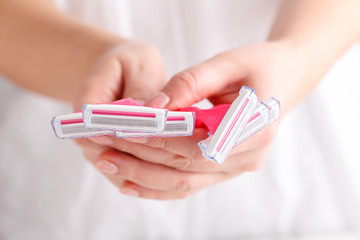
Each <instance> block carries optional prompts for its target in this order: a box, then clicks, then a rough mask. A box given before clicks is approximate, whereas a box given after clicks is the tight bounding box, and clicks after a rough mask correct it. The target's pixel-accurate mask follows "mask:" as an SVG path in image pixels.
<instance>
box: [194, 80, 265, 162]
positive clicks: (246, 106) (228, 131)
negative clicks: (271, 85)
mask: <svg viewBox="0 0 360 240" xmlns="http://www.w3.org/2000/svg"><path fill="white" fill-rule="evenodd" d="M257 103H258V99H257V97H256V95H255V92H254V90H253V89H251V88H248V87H245V86H243V87H242V88H241V89H240V92H239V96H238V97H237V98H236V99H235V101H234V102H233V103H232V104H231V106H230V108H229V109H228V110H227V112H226V114H225V116H224V117H223V118H222V120H221V122H220V124H219V126H218V127H217V128H216V131H215V132H214V134H213V135H212V136H211V137H210V139H209V140H208V141H209V144H206V145H201V144H200V146H201V149H202V151H203V155H204V156H205V157H207V158H209V159H211V160H213V161H215V162H216V163H218V164H223V163H224V161H225V159H226V158H227V156H228V155H229V153H230V151H231V150H232V149H233V147H234V145H235V143H236V142H237V140H238V138H239V137H240V135H241V133H242V132H243V130H244V128H245V126H246V124H247V123H248V121H249V120H250V118H251V116H252V115H253V113H254V111H255V108H256V105H257Z"/></svg>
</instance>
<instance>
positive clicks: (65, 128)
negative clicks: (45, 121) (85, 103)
mask: <svg viewBox="0 0 360 240" xmlns="http://www.w3.org/2000/svg"><path fill="white" fill-rule="evenodd" d="M51 124H52V127H53V129H54V132H55V135H56V136H57V137H58V138H60V139H70V138H87V137H98V136H105V135H114V132H113V131H107V130H95V129H87V128H85V126H84V123H83V119H82V113H71V114H67V115H62V116H55V117H53V119H52V120H51Z"/></svg>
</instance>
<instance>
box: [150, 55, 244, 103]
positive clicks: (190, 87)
mask: <svg viewBox="0 0 360 240" xmlns="http://www.w3.org/2000/svg"><path fill="white" fill-rule="evenodd" d="M229 55H230V54H229V53H224V54H220V55H217V56H215V57H213V58H211V59H209V60H207V61H205V62H203V63H200V64H199V65H196V66H194V67H191V68H189V69H186V70H185V71H182V72H180V73H178V74H176V75H175V76H173V77H172V78H171V80H170V82H169V83H168V84H167V85H166V86H165V88H164V89H163V90H162V92H163V93H165V94H166V95H168V96H169V98H170V102H169V103H168V104H167V106H166V107H167V108H169V109H178V108H182V107H188V106H191V105H192V104H194V103H196V102H198V101H200V100H202V99H204V98H207V97H211V96H213V95H219V91H222V90H223V89H226V88H227V86H229V85H231V84H233V83H234V82H235V81H238V80H240V79H242V78H244V77H245V76H246V74H247V73H246V68H243V69H239V67H238V66H239V65H241V62H240V61H241V60H242V59H241V58H239V57H237V58H236V59H235V56H234V57H232V56H229ZM240 87H241V86H239V87H238V89H240ZM157 101H158V99H157V97H154V98H152V99H150V100H149V101H148V102H147V103H146V105H147V106H152V104H153V102H157Z"/></svg>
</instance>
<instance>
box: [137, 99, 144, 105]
mask: <svg viewBox="0 0 360 240" xmlns="http://www.w3.org/2000/svg"><path fill="white" fill-rule="evenodd" d="M135 101H136V102H138V103H139V104H141V105H144V104H145V101H144V100H141V99H135Z"/></svg>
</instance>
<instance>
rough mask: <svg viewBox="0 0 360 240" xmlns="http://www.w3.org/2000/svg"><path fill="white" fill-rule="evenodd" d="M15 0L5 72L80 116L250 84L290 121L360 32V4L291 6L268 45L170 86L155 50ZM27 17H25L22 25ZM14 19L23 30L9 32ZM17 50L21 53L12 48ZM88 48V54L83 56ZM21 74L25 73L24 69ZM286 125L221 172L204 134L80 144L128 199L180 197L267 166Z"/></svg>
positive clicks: (168, 103) (1, 61)
mask: <svg viewBox="0 0 360 240" xmlns="http://www.w3.org/2000/svg"><path fill="white" fill-rule="evenodd" d="M13 2H16V1H11V0H0V6H2V7H1V8H0V39H2V41H4V44H0V52H1V53H4V54H1V56H0V71H1V72H2V73H4V74H5V75H6V76H8V77H9V78H11V79H12V81H14V82H15V83H17V84H19V85H21V86H23V87H26V88H28V89H31V90H33V91H36V92H40V93H42V94H46V95H49V96H52V97H55V98H59V99H63V100H66V101H71V100H72V101H73V104H74V108H75V110H77V109H79V108H80V107H81V105H82V104H84V103H97V102H111V101H114V100H117V99H119V98H124V97H132V98H134V99H137V100H142V101H145V103H146V105H148V106H154V105H156V106H158V107H166V108H169V109H177V108H181V107H187V106H190V105H191V104H193V103H195V102H197V101H199V100H202V99H204V98H208V99H209V100H211V101H212V102H213V103H214V104H219V103H231V102H232V101H233V100H234V99H235V97H236V96H237V95H238V90H239V89H240V87H241V86H242V85H246V86H249V87H252V88H254V89H255V90H256V93H257V95H258V97H259V99H261V100H265V99H266V98H268V97H271V96H274V97H276V98H277V99H279V100H280V102H281V110H282V117H283V116H284V115H286V114H287V113H288V112H289V111H290V110H291V109H292V108H293V107H294V106H295V105H296V104H297V103H298V102H299V101H301V100H302V99H303V98H304V97H306V96H307V95H308V94H309V92H311V90H312V89H313V88H314V87H315V86H316V85H317V84H318V82H319V81H320V80H321V78H322V76H323V75H324V74H325V73H326V72H327V71H328V69H329V68H330V67H331V65H332V64H333V63H334V62H335V61H336V59H337V58H338V57H339V56H340V55H341V54H342V53H344V51H345V50H346V49H348V48H349V47H350V46H351V45H352V44H354V43H355V42H356V41H357V39H359V34H360V15H359V14H358V12H357V9H359V7H360V1H356V0H344V1H332V0H317V1H313V0H298V1H293V0H285V1H284V2H283V4H282V6H281V9H280V11H279V13H278V17H277V20H276V21H275V23H274V26H273V28H272V31H271V33H270V34H269V37H268V39H267V40H266V41H264V42H261V43H256V44H253V45H249V46H243V47H239V48H236V49H231V50H228V51H226V52H223V53H219V54H218V55H216V56H214V57H212V58H211V59H208V60H205V61H204V62H202V63H200V64H198V65H196V66H192V67H190V68H188V69H186V70H184V71H182V72H180V73H178V74H176V75H175V76H173V77H172V78H171V80H170V82H169V83H168V84H167V85H165V87H164V84H165V80H166V79H165V70H164V67H163V64H162V59H161V54H160V53H159V51H158V50H157V49H156V48H155V47H153V46H150V45H147V44H143V43H138V42H135V41H132V40H127V39H122V38H119V37H117V36H113V35H111V34H108V33H105V32H102V31H100V30H98V29H94V28H90V27H88V26H86V25H83V24H81V23H79V22H76V21H75V20H73V19H70V18H69V17H67V16H65V15H63V14H61V13H59V12H58V11H57V10H56V9H55V8H54V7H53V6H52V5H51V4H49V3H48V2H47V1H41V0H33V1H27V3H26V4H28V6H27V7H26V8H25V7H22V6H23V5H21V6H20V5H17V4H16V3H13ZM19 14H21V15H22V16H23V17H22V18H16V16H17V15H19ZM34 16H36V17H34ZM42 19H46V24H44V23H43V22H44V21H41V20H42ZM10 20H11V21H14V24H15V25H12V26H11V27H10V26H9V25H8V24H6V22H9V21H10ZM14 26H16V27H14ZM349 26H351V27H349ZM54 27H56V28H55V29H57V31H53V30H52V29H54ZM29 29H36V32H35V33H36V34H35V33H34V32H33V31H30V30H29ZM89 36H91V38H89ZM69 37H70V38H69ZM19 39H20V40H19ZM21 39H28V40H29V41H28V42H26V43H29V44H25V42H24V40H21ZM89 39H91V40H90V41H89ZM64 42H65V43H66V44H63V43H64ZM15 43H16V44H17V45H16V46H20V47H16V48H12V47H11V46H15V45H13V44H15ZM54 46H57V47H54ZM9 49H15V50H14V51H15V52H10V50H9ZM79 49H81V50H82V51H81V52H83V53H84V54H77V55H76V56H74V54H73V53H74V52H78V51H79ZM40 52H41V53H43V54H38V53H40ZM20 56H21V57H20ZM49 59H51V61H49ZM69 61H71V64H69ZM19 66H22V67H23V69H24V71H16V69H17V68H18V67H19ZM43 66H45V68H44V67H43ZM59 66H61V67H59ZM64 69H66V71H63V70H64ZM48 79H52V81H48ZM139 86H141V87H139ZM144 86H145V87H144ZM157 92H161V93H160V94H156V93H157ZM151 96H153V97H151ZM279 124H280V121H278V122H277V123H275V124H272V126H269V127H267V128H266V129H264V130H262V131H261V132H259V133H258V134H255V135H254V136H252V137H251V138H250V139H248V140H247V141H246V142H244V143H242V144H241V145H239V146H238V147H237V148H235V149H234V150H233V151H232V152H231V155H230V156H229V157H228V159H227V160H226V162H225V164H223V165H220V166H219V165H216V164H214V163H212V162H210V161H208V160H207V159H204V158H203V157H202V156H201V152H200V150H198V148H197V146H196V143H197V142H199V141H200V140H202V139H204V138H205V137H206V131H205V130H202V129H197V130H196V131H195V133H194V135H193V136H191V137H182V138H149V139H131V140H124V139H116V138H114V137H99V138H92V139H79V140H76V143H77V144H78V145H79V146H80V147H81V148H82V149H83V151H84V155H85V156H86V158H87V159H88V160H89V161H90V162H92V163H93V164H94V165H95V166H96V167H97V168H98V169H99V170H101V171H102V172H103V173H104V174H105V175H106V176H107V177H108V178H109V180H110V181H111V182H113V183H114V184H115V185H116V186H118V187H119V189H120V191H121V192H122V193H124V194H127V195H131V196H137V197H142V198H151V199H163V200H165V199H178V198H184V197H187V196H189V195H191V194H193V193H195V192H197V191H199V190H201V189H203V188H206V187H207V186H210V185H213V184H216V183H218V182H222V181H226V180H228V179H230V178H233V177H236V176H239V175H240V174H242V173H244V172H247V171H256V170H258V169H259V168H261V166H262V164H263V162H264V160H265V158H266V155H267V152H268V150H269V147H270V146H271V143H272V141H273V139H274V137H275V135H276V130H277V128H278V125H279Z"/></svg>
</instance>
